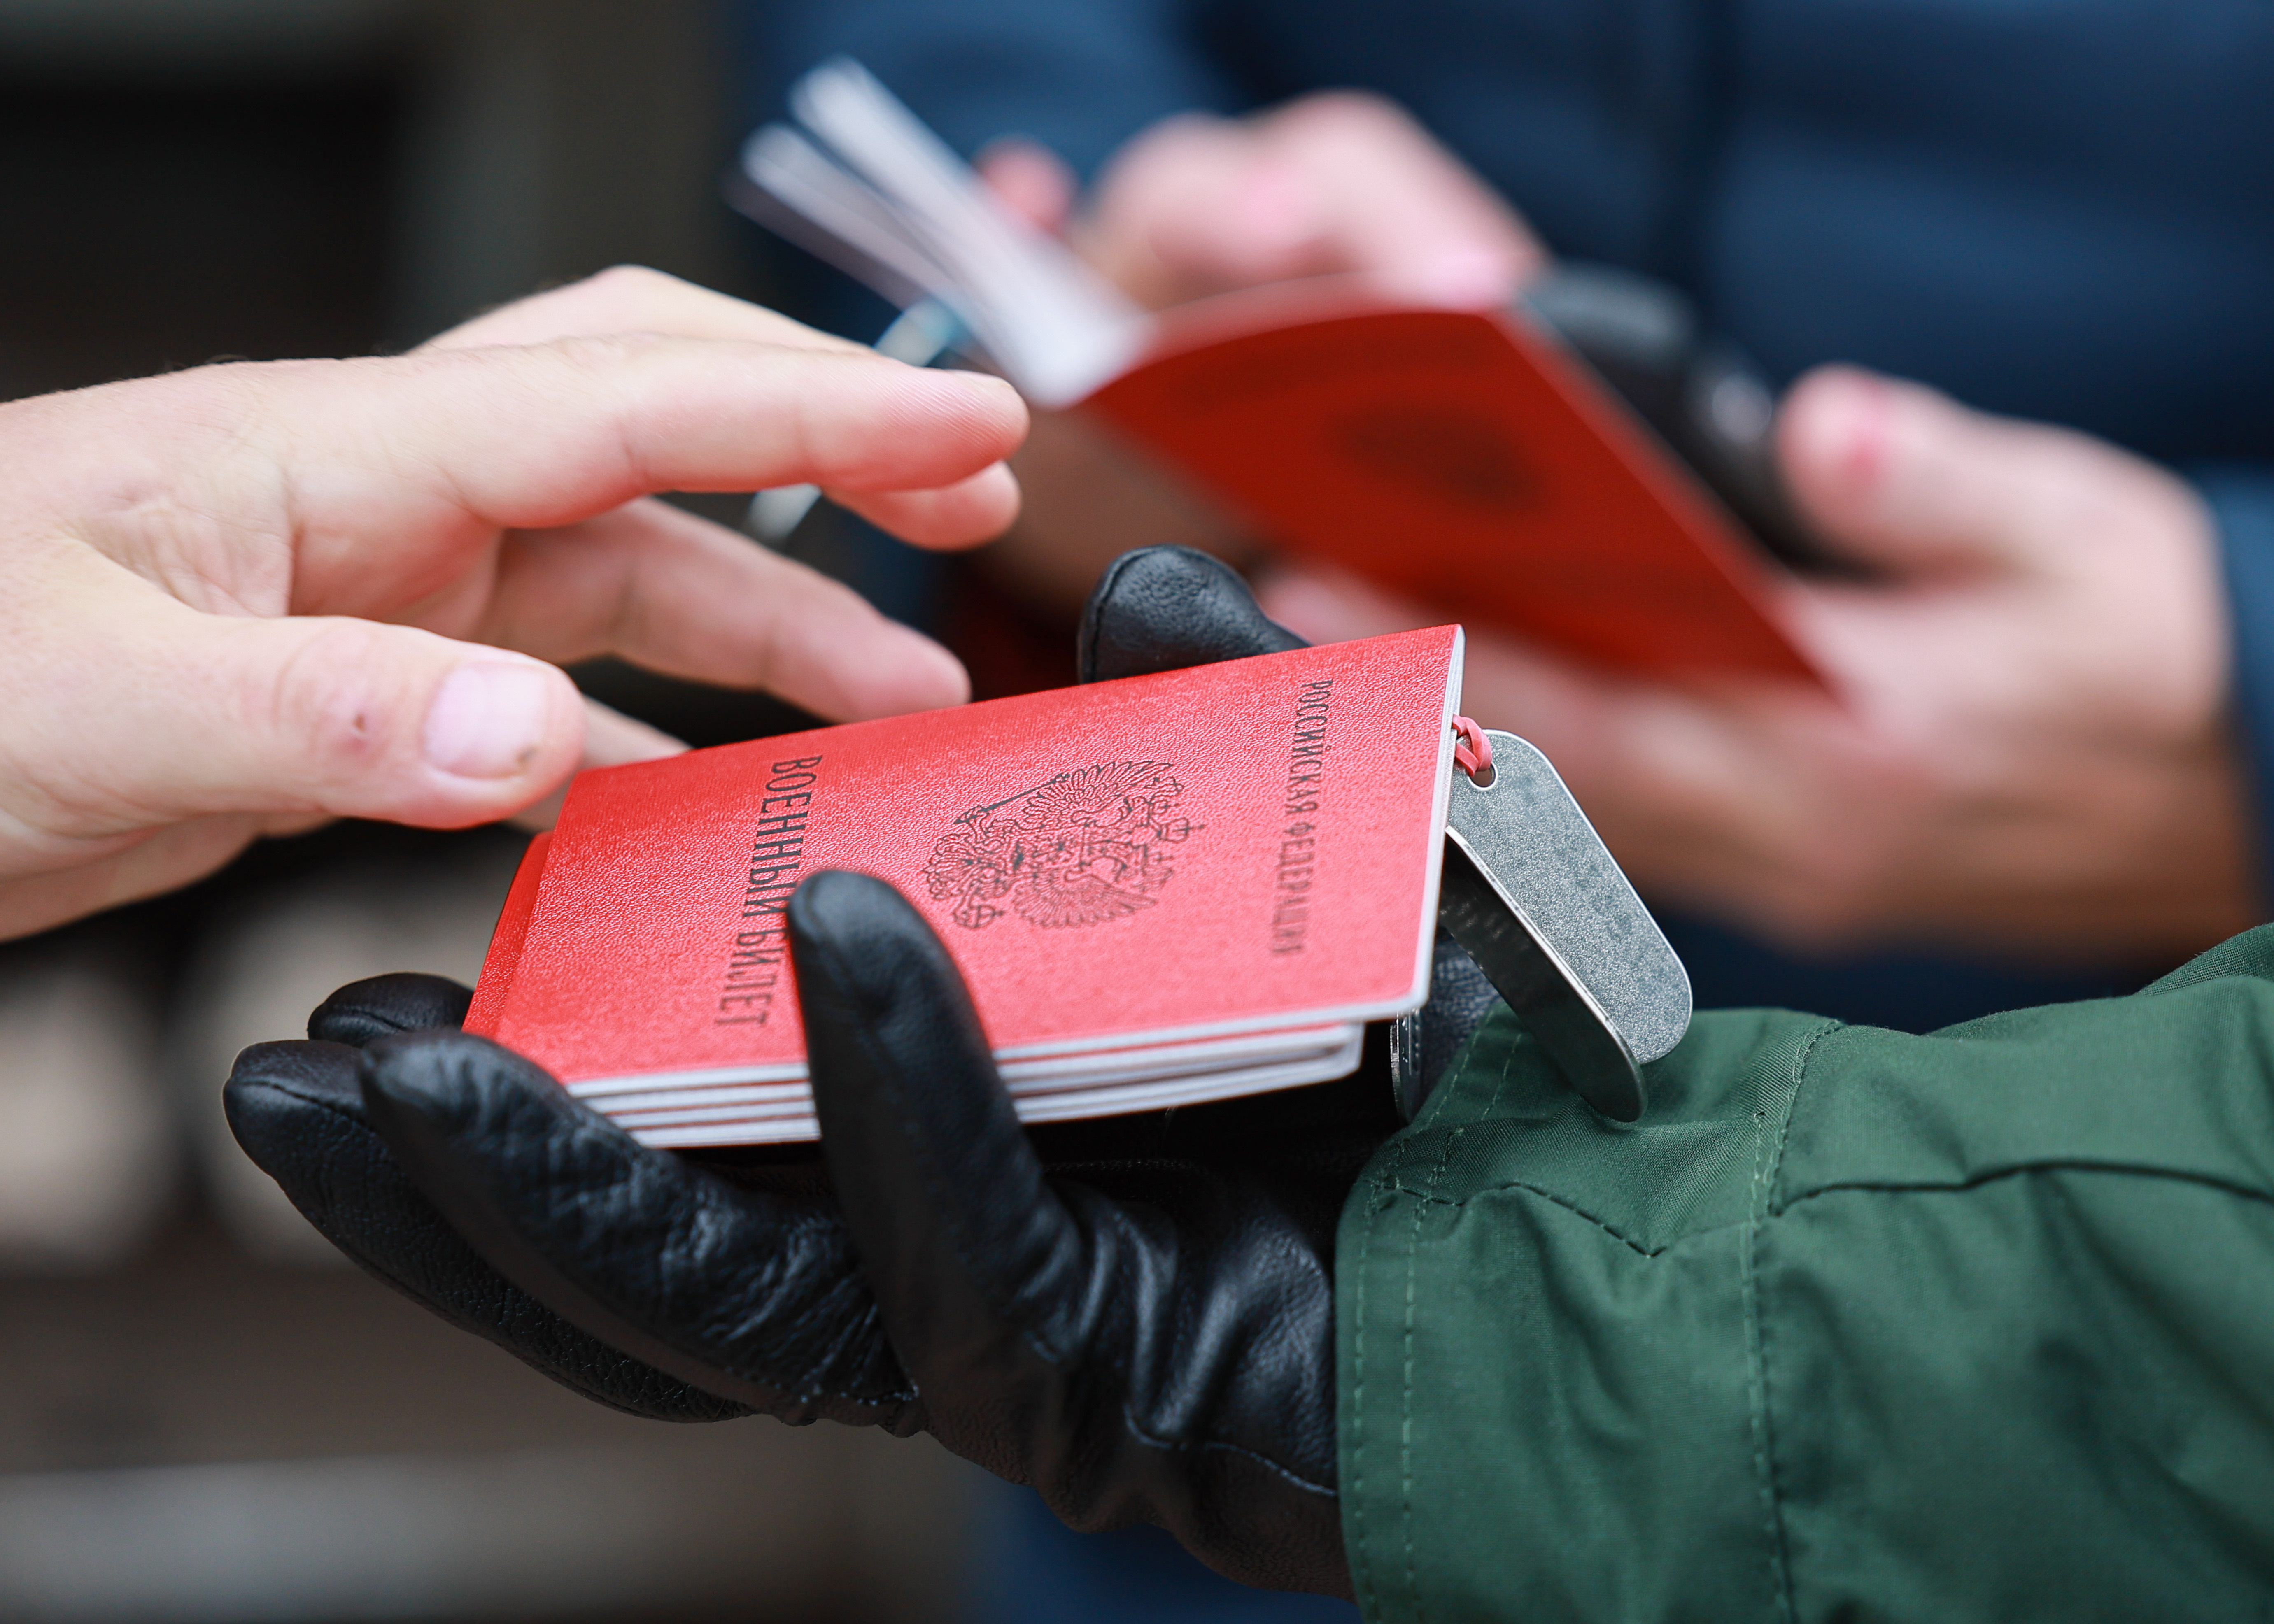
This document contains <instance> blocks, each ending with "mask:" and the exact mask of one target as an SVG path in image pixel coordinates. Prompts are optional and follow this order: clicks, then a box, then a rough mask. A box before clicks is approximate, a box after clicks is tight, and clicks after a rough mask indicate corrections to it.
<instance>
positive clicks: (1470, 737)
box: [1453, 716, 1493, 784]
mask: <svg viewBox="0 0 2274 1624" xmlns="http://www.w3.org/2000/svg"><path fill="white" fill-rule="evenodd" d="M1453 733H1454V735H1455V737H1457V739H1458V740H1459V741H1460V742H1459V743H1457V744H1456V745H1455V746H1454V747H1453V759H1454V761H1456V762H1457V763H1459V764H1460V769H1461V771H1463V772H1465V773H1467V774H1468V775H1469V777H1470V778H1481V779H1482V780H1483V781H1484V782H1486V783H1487V784H1489V783H1491V782H1492V779H1493V764H1492V741H1491V740H1490V739H1488V738H1487V737H1486V736H1485V730H1484V729H1483V728H1481V727H1480V726H1477V725H1476V724H1475V723H1474V722H1472V721H1471V720H1469V718H1467V717H1465V716H1457V717H1455V718H1453Z"/></svg>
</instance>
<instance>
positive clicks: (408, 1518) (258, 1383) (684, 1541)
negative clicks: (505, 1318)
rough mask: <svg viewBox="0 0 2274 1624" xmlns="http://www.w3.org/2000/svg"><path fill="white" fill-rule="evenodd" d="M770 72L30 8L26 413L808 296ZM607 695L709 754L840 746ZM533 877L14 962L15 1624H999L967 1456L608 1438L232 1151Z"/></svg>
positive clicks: (5, 1515) (366, 885) (717, 501)
mask: <svg viewBox="0 0 2274 1624" xmlns="http://www.w3.org/2000/svg"><path fill="white" fill-rule="evenodd" d="M738 65H739V64H736V63H735V61H734V58H733V56H732V55H731V53H730V52H729V50H728V49H727V40H726V39H725V38H724V31H723V30H722V29H721V27H720V26H719V19H718V18H717V17H716V15H715V14H714V11H713V8H712V6H711V5H709V4H702V3H701V0H0V220H4V221H5V222H6V229H4V231H0V398H15V397H18V396H21V395H32V394H37V393H41V392H44V391H48V390H53V389H63V388H72V387H79V386H83V385H87V384H94V383H101V382H103V381H106V380H112V379H117V378H125V377H132V376H137V375H141V374H145V373H150V372H162V371H165V370H168V369H169V368H176V367H182V366H189V365H197V364H199V363H201V362H205V361H208V360H213V359H216V358H222V357H250V358H256V359H258V358H267V357H301V356H318V355H358V354H366V353H371V352H373V351H374V350H391V349H397V348H401V347H403V346H405V345H408V344H410V343H413V342H417V341H418V340H419V339H421V338H423V337H425V336H426V335H429V334H431V333H433V332H434V331H436V330H438V329H440V328H441V327H446V326H448V325H449V324H451V323H452V322H454V321H456V320H460V319H462V318H463V317H465V316H467V315H469V314H471V313H473V312H477V311H478V310H480V309H483V308H484V307H486V306H488V305H494V304H497V303H500V302H502V301H504V300H507V299H510V298H513V297H517V296H519V295H521V294H523V293H526V292H529V291H531V290H532V289H537V288H538V287H541V286H544V285H546V284H548V283H552V282H565V281H569V280H571V279H574V278H576V277H578V276H582V275H584V274H588V273H590V272H591V271H595V270H598V269H600V268H602V267H606V266H608V265H612V264H615V263H619V262H622V261H638V262H642V263H644V264H648V265H652V266H656V267H661V268H663V269H665V270H668V271H672V272H674V273H676V274H680V275H682V276H687V277H689V278H692V279H694V280H697V281H699V282H704V283H706V284H708V285H710V286H712V287H717V288H721V289H727V290H729V291H732V292H735V293H739V294H742V295H744V296H747V297H759V298H768V297H770V296H771V295H772V294H773V293H774V291H775V289H774V285H773V284H774V282H775V281H776V280H777V279H778V277H779V275H780V274H781V273H779V272H770V271H769V269H768V267H767V263H766V261H765V259H764V257H763V255H764V251H763V248H762V245H761V243H760V241H759V237H760V234H759V233H758V232H757V229H756V228H754V227H750V226H747V225H745V224H743V223H742V222H739V221H737V220H736V219H735V218H734V216H733V215H732V214H729V213H728V212H727V210H726V209H725V208H724V207H722V206H720V205H719V203H718V201H717V196H718V193H717V187H716V181H717V177H718V175H719V169H720V168H721V166H722V164H723V163H724V162H725V161H726V159H727V156H728V155H729V154H730V153H731V152H732V150H733V148H734V144H735V142H736V140H737V139H739V137H740V136H741V134H742V132H743V130H744V127H745V124H746V122H747V121H746V119H745V118H744V117H743V115H742V112H741V111H740V110H739V109H737V107H736V106H735V101H734V98H735V94H736V84H737V82H738V81H742V80H743V79H745V78H746V76H745V75H743V74H742V73H741V72H740V71H738ZM741 503H742V499H738V498H732V497H728V498H716V497H714V498H710V499H695V500H691V505H695V506H698V507H701V508H704V510H706V511H709V512H711V513H712V515H713V516H718V517H722V518H727V519H732V518H734V517H735V516H737V515H739V512H740V508H741ZM580 676H581V678H582V680H584V681H585V682H586V685H587V686H588V687H589V688H593V689H594V690H596V691H598V692H600V693H602V694H603V695H605V696H606V697H609V698H611V699H612V700H614V701H615V702H616V703H621V704H625V705H626V706H627V707H628V708H631V709H635V710H637V711H641V712H642V713H644V714H646V715H648V716H649V717H650V718H651V719H653V720H655V721H657V722H658V723H659V724H660V725H662V726H666V727H671V728H674V730H676V731H679V732H681V733H682V734H683V735H685V736H688V737H689V738H691V739H693V740H694V741H697V742H704V741H716V740H718V739H722V738H727V737H737V736H747V735H749V734H753V733H761V732H766V731H774V730H778V729H779V728H780V727H782V726H788V725H791V724H792V723H794V720H795V719H796V718H794V717H793V716H790V715H788V714H787V713H785V712H783V711H779V709H778V708H774V707H771V706H769V705H767V704H766V703H764V702H763V701H757V700H749V699H740V698H734V697H731V696H720V695H698V694H694V693H689V692H683V691H676V690H674V689H673V688H671V687H670V686H669V685H659V684H654V683H651V682H648V681H646V680H643V679H638V678H636V677H635V676H633V675H632V674H630V673H626V672H624V671H622V670H621V669H611V668H599V669H594V670H590V671H587V672H584V673H580ZM520 844H521V841H520V838H519V837H516V836H514V835H512V834H510V833H509V832H508V831H474V832H471V833H470V834H465V835H459V836H439V835H429V834H419V833H416V832H412V831H394V830H379V829H374V828H371V827H368V826H338V827H335V828H333V829H330V830H327V831H321V832H320V833H318V834H316V835H313V836H310V837H306V838H300V839H297V840H290V841H278V842H271V843H268V844H267V845H266V846H262V847H260V848H259V849H258V850H256V851H255V852H254V853H251V854H249V855H248V857H247V858H246V859H245V861H241V862H240V863H239V864H237V866H236V867H235V868H232V869H231V870H230V871H229V872H227V873H225V874H223V875H222V876H217V877H216V878H215V879H214V880H213V881H211V882H208V883H206V884H203V885H200V886H199V887H196V888H194V889H193V890H192V891H188V892H185V893H183V894H181V895H178V896H176V897H172V898H165V899H163V900H162V901H159V902H156V903H153V904H149V905H145V906H139V907H135V908H132V909H128V910H124V911H123V912H120V913H117V914H111V915H108V916H105V917H103V918H101V919H98V920H95V921H88V922H87V923H84V924H81V925H79V926H76V927H73V928H71V929H65V930H62V931H58V932H55V933H51V934H50V935H49V936H43V937H41V938H38V939H35V940H33V941H29V942H23V943H15V944H6V945H5V946H0V1620H18V1619H26V1620H311V1621H313V1620H345V1619H380V1620H385V1619H410V1618H421V1619H435V1618H441V1619H508V1618H511V1619H561V1620H569V1619H576V1620H633V1619H674V1620H705V1619H714V1618H715V1619H719V1620H727V1619H735V1620H743V1619H747V1620H891V1619H902V1618H939V1617H943V1616H953V1615H955V1614H956V1613H958V1612H960V1611H961V1610H962V1607H963V1603H962V1602H961V1600H960V1598H961V1597H962V1596H963V1594H964V1589H965V1584H966V1575H967V1573H968V1552H969V1551H970V1549H971V1547H972V1545H973V1543H974V1541H975V1538H978V1536H979V1533H980V1529H979V1523H980V1522H982V1521H983V1515H982V1514H981V1512H980V1511H979V1510H977V1509H976V1507H978V1506H979V1505H980V1504H982V1503H983V1499H984V1497H983V1496H982V1495H981V1494H980V1493H979V1492H978V1491H977V1489H976V1487H975V1485H974V1484H973V1481H972V1479H971V1478H970V1477H968V1476H967V1475H966V1472H965V1470H964V1469H962V1468H961V1467H960V1466H959V1465H958V1464H957V1463H955V1462H953V1461H952V1460H950V1458H949V1457H947V1456H946V1455H944V1454H943V1453H942V1452H940V1451H939V1450H937V1448H936V1447H934V1446H933V1445H932V1444H931V1443H930V1440H928V1439H927V1440H916V1441H914V1442H907V1443H903V1442H900V1441H897V1440H886V1439H880V1438H875V1437H871V1436H868V1435H866V1434H862V1433H855V1432H848V1431H847V1430H845V1429H841V1428H835V1427H827V1428H824V1427H815V1428H809V1429H803V1430H794V1429H791V1428H787V1427H782V1426H779V1425H774V1424H772V1422H767V1421H757V1420H753V1421H744V1422H738V1423H730V1424H727V1425H719V1426H710V1427H686V1428H677V1427H666V1426H662V1425H655V1424H651V1423H645V1422H639V1421H634V1420H632V1419H629V1418H628V1417H621V1416H617V1415H614V1414H613V1413H611V1412H608V1411H606V1410H601V1409H599V1408H598V1407H597V1406H595V1405H592V1404H590V1403H588V1402H584V1400H582V1399H580V1398H577V1397H576V1396H574V1395H570V1394H569V1393H568V1392H566V1391H565V1390H562V1389H560V1388H557V1387H553V1385H552V1384H551V1383H549V1382H548V1381H546V1380H544V1379H542V1378H540V1377H538V1375H536V1374H535V1373H533V1372H531V1371H529V1370H527V1369H525V1368H524V1367H523V1366H522V1365H519V1364H518V1363H516V1361H514V1360H513V1359H511V1358H510V1357H508V1356H507V1355H505V1354H503V1353H501V1352H499V1351H497V1350H493V1349H492V1348H490V1347H488V1346H486V1344H484V1343H481V1342H477V1341H475V1340H473V1339H472V1338H470V1337H467V1336H464V1335H461V1334H460V1333H458V1332H456V1331H455V1330H452V1329H449V1328H448V1327H444V1326H443V1325H441V1324H440V1322H438V1321H436V1320H434V1319H431V1318H429V1317H428V1316H427V1315H426V1314H425V1312H423V1311H421V1310H419V1309H418V1308H415V1307H413V1306H411V1305H410V1304H408V1303H406V1302H403V1301H402V1300H400V1299H398V1298H397V1297H395V1296H394V1295H392V1294H391V1293H390V1292H389V1291H388V1290H387V1289H384V1288H382V1287H381V1286H380V1285H378V1284H376V1283H374V1282H371V1281H369V1280H367V1279H365V1277H363V1276H362V1275H361V1274H358V1272H356V1271H355V1270H354V1269H353V1268H351V1267H348V1266H346V1265H345V1264H344V1263H343V1262H342V1261H340V1260H339V1259H337V1258H336V1257H335V1254H333V1253H332V1252H330V1250H329V1248H328V1247H327V1246H326V1245H325V1244H323V1243H322V1242H321V1241H320V1239H319V1238H318V1237H316V1236H315V1235H314V1233H313V1231H312V1230H310V1229H307V1227H306V1226H305V1224H303V1223H302V1222H300V1220H299V1218H298V1217H297V1214H293V1213H292V1212H290V1209H289V1208H288V1207H285V1206H284V1205H283V1203H282V1198H281V1197H280V1196H278V1195H277V1194H276V1192H275V1189H274V1187H273V1186H272V1185H270V1184H268V1183H267V1180H266V1179H265V1178H263V1177H260V1175H259V1174H257V1173H256V1172H254V1171H253V1169H252V1167H251V1166H250V1164H249V1163H247V1162H245V1160H244V1159H243V1157H242V1155H241V1154H240V1153H239V1152H238V1151H237V1148H236V1147H235V1145H234V1144H233V1143H232V1142H231V1141H230V1139H229V1137H228V1134H227V1131H226V1128H225V1127H224V1125H223V1124H222V1117H221V1112H220V1105H219V1088H220V1084H221V1080H222V1078H223V1077H224V1076H225V1075H226V1073H227V1071H228V1066H229V1063H230V1057H231V1056H233V1055H234V1054H235V1053H236V1051H237V1049H239V1048H241V1047H243V1046H244V1045H245V1044H246V1043H249V1042H252V1041H260V1040H262V1039H269V1038H278V1037H289V1036H296V1035H298V1034H299V1033H300V1032H301V1031H302V1030H303V1028H304V1026H305V1019H306V1014H307V1011H308V1010H309V1009H311V1008H312V1006H313V1005H314V1004H316V1003H317V1002H318V1001H320V999H321V998H322V997H323V996H325V995H326V994H327V993H328V992H329V991H330V990H331V989H333V988H334V987H335V986H337V985H339V984H340V983H342V982H343V981H349V980H352V979H355V978H357V977H359V976H363V975H366V974H375V973H378V972H380V971H383V970H390V969H401V968H411V967H418V968H425V969H431V970H435V971H440V972H442V973H446V974H455V975H457V976H459V977H460V978H462V979H464V980H468V981H471V979H472V977H473V974H474V972H475V970H476V968H477V967H478V965H479V963H480V958H481V953H482V950H483V948H484V946H485V945H486V942H487V939H488V934H489V929H490V925H491V922H492V921H493V919H494V917H495V914H496V911H497V907H498V905H499V902H500V901H501V898H502V897H503V894H504V890H505V885H506V883H507V880H508V876H509V875H510V873H511V870H512V867H513V864H514V862H515V861H516V857H517V855H518V853H519V848H520Z"/></svg>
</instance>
